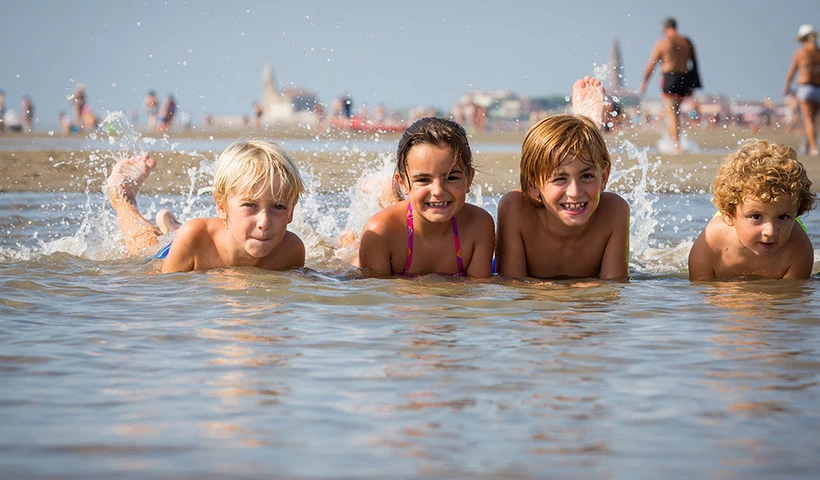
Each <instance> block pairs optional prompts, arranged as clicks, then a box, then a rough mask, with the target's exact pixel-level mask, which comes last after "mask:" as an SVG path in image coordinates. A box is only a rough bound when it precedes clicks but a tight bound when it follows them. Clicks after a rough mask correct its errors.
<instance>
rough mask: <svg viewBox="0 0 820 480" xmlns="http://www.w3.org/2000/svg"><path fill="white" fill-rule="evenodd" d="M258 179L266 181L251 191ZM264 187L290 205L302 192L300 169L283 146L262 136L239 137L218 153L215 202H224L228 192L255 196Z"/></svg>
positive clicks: (228, 194)
mask: <svg viewBox="0 0 820 480" xmlns="http://www.w3.org/2000/svg"><path fill="white" fill-rule="evenodd" d="M260 181H261V182H265V185H264V186H263V187H262V188H259V189H258V190H256V191H254V190H253V189H254V187H256V185H257V184H258V183H259V182H260ZM266 187H267V188H269V189H270V192H271V193H272V195H273V196H274V197H275V198H280V199H284V200H285V201H286V202H287V203H288V204H289V205H295V204H296V202H297V201H298V200H299V197H301V196H302V195H303V194H304V193H305V187H304V184H303V182H302V176H301V175H300V174H299V169H298V168H297V167H296V164H295V163H294V161H293V159H292V158H290V155H288V153H287V152H285V150H284V149H282V147H280V146H279V145H277V144H275V143H273V142H266V141H263V140H238V141H236V142H234V143H232V144H231V145H229V146H228V148H226V149H225V150H224V151H223V152H222V153H221V154H220V155H219V159H218V160H217V161H216V167H215V168H214V199H215V200H216V203H217V205H220V206H224V205H225V204H226V202H227V199H228V197H229V196H231V195H242V196H247V197H248V199H255V198H258V197H260V196H261V195H262V194H263V193H264V192H265V191H266Z"/></svg>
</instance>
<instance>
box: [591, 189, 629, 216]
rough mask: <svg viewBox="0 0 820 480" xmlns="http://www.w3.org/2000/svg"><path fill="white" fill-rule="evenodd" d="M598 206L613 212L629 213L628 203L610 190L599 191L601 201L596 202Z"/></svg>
mask: <svg viewBox="0 0 820 480" xmlns="http://www.w3.org/2000/svg"><path fill="white" fill-rule="evenodd" d="M598 208H601V209H606V210H607V211H611V212H615V213H626V214H629V203H627V202H626V200H624V198H623V197H621V196H620V195H618V194H617V193H612V192H603V193H601V202H600V203H599V204H598Z"/></svg>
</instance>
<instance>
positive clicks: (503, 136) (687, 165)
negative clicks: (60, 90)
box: [0, 128, 820, 193]
mask: <svg viewBox="0 0 820 480" xmlns="http://www.w3.org/2000/svg"><path fill="white" fill-rule="evenodd" d="M249 133H251V132H248V131H243V130H210V131H194V132H187V133H179V134H176V133H174V134H171V135H170V136H169V140H170V141H174V140H183V139H190V138H210V137H214V138H224V139H233V138H239V137H241V136H243V135H247V134H249ZM12 135H14V134H9V133H6V134H4V135H0V147H1V146H2V144H3V141H4V138H5V137H10V136H12ZM19 135H20V134H17V136H19ZM253 135H255V136H257V137H262V138H271V139H284V138H313V137H315V135H316V132H305V131H304V130H300V129H290V130H285V129H280V130H271V131H263V132H261V133H260V132H256V133H253ZM41 136H43V137H44V136H45V135H44V134H42V135H41ZM659 137H660V134H659V133H658V132H655V131H649V130H640V131H631V130H628V131H624V132H622V133H620V134H618V133H615V134H613V133H608V134H607V135H606V139H607V143H608V145H609V147H610V151H611V152H612V154H613V162H614V170H613V171H614V172H616V174H615V178H617V177H618V175H617V172H619V171H620V172H625V171H627V170H628V169H629V168H631V167H633V166H634V165H635V164H636V163H637V162H636V159H635V158H630V157H629V155H627V154H626V153H624V152H623V150H622V148H619V146H621V145H623V144H624V142H623V141H624V140H628V141H629V142H631V143H632V144H634V145H636V146H637V147H638V148H639V149H640V150H644V149H645V148H646V147H649V146H652V147H654V146H655V145H656V143H657V141H658V139H659ZM754 137H757V138H765V139H768V140H772V141H776V142H780V143H785V144H787V145H790V146H792V147H794V148H795V149H797V148H798V147H799V144H800V139H801V137H800V135H799V134H797V133H793V134H789V133H785V132H783V131H782V130H779V129H771V130H761V131H760V132H758V133H757V134H752V133H751V132H749V131H748V130H740V129H733V128H725V129H724V128H717V129H710V130H705V129H704V130H695V131H692V132H690V133H689V138H690V139H692V140H693V141H694V142H695V143H696V144H697V145H698V146H699V148H700V149H701V150H703V151H705V152H709V153H685V154H683V155H669V154H657V153H648V158H647V160H648V162H649V178H650V179H651V180H654V181H653V182H651V185H648V189H649V191H650V192H653V193H658V192H665V191H673V192H678V191H680V192H701V191H708V190H709V187H710V184H711V182H712V179H713V178H714V175H715V171H716V169H717V166H718V165H719V163H720V161H721V160H722V158H723V157H724V156H725V155H726V154H727V153H728V152H730V151H731V150H733V149H734V148H735V147H736V146H737V144H738V142H740V141H742V140H744V139H746V138H754ZM34 138H35V139H36V134H35V135H34ZM321 138H326V139H334V138H336V139H338V138H345V139H358V140H369V139H373V136H372V134H365V133H358V134H355V133H354V134H351V133H350V132H335V133H334V132H327V133H324V134H322V137H321ZM398 138H399V135H398V134H389V135H380V136H379V141H380V142H381V143H382V144H384V145H387V146H388V147H386V148H387V149H391V150H392V149H393V148H394V147H395V145H396V144H397V142H398ZM523 138H524V133H478V134H473V135H471V139H470V141H471V143H472V144H473V145H477V144H493V143H503V144H508V145H520V144H521V142H522V140H523ZM35 141H36V140H35ZM45 143H47V142H44V144H45ZM720 152H723V153H720ZM202 153H204V154H205V155H206V157H207V155H208V154H209V153H210V152H202ZM217 153H218V152H213V153H212V154H210V155H211V156H210V157H207V158H208V159H210V160H212V159H213V158H214V157H215V155H216V154H217ZM291 154H292V155H293V157H294V159H295V160H296V162H297V163H298V165H299V166H300V168H301V169H302V170H303V171H305V172H308V171H312V172H313V173H314V175H316V176H317V177H318V186H316V187H315V188H317V189H318V190H320V191H341V190H345V189H347V188H349V187H350V186H351V185H353V184H354V183H355V181H356V179H357V178H358V177H359V175H360V174H361V172H362V171H363V170H364V169H365V168H368V167H373V166H375V165H377V164H379V163H380V160H379V159H378V158H377V157H378V156H377V154H375V153H353V152H350V151H347V152H338V153H337V152H298V151H297V152H291ZM152 155H153V156H154V157H155V159H156V160H157V164H158V167H157V169H156V171H155V172H154V174H153V175H152V176H151V177H150V178H149V179H148V181H147V182H146V184H145V185H144V187H143V191H144V192H146V193H183V192H187V191H189V190H190V189H191V188H192V187H193V188H194V189H198V188H201V187H204V186H207V181H208V177H207V176H200V177H196V178H194V180H193V181H192V179H191V177H190V175H189V170H190V169H192V168H196V167H198V166H199V164H200V161H201V160H202V159H203V156H202V155H195V156H192V155H190V154H186V153H177V152H167V151H165V152H163V151H157V152H152ZM115 160H116V159H115V158H114V154H113V153H105V152H99V151H95V152H84V151H57V150H25V151H23V150H17V151H14V150H5V151H0V192H41V191H55V192H62V191H65V192H83V191H101V189H102V186H103V184H104V180H105V175H106V172H107V171H109V170H110V166H111V165H112V164H113V162H114V161H115ZM800 160H801V161H802V162H803V164H804V165H805V166H806V169H807V171H808V173H809V178H811V179H813V181H814V182H815V186H817V185H820V159H817V158H812V157H808V156H800ZM518 162H519V154H518V153H512V154H509V153H506V154H499V153H487V152H482V151H481V150H480V149H475V150H474V163H475V165H476V167H477V169H478V173H477V174H476V179H475V183H476V184H478V185H480V186H482V188H483V191H484V192H485V193H503V192H504V191H507V190H509V189H512V188H515V187H517V185H518ZM192 182H193V185H192ZM617 186H618V185H617V182H616V184H615V185H610V187H611V188H617Z"/></svg>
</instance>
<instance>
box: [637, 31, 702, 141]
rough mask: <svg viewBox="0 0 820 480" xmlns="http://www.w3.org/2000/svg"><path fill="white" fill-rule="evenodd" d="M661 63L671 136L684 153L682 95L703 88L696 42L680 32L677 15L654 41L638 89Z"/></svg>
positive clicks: (642, 90)
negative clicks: (681, 112) (681, 137)
mask: <svg viewBox="0 0 820 480" xmlns="http://www.w3.org/2000/svg"><path fill="white" fill-rule="evenodd" d="M658 62H660V63H661V73H662V77H661V93H662V96H663V103H664V105H666V118H667V121H668V123H669V125H668V128H669V136H670V137H672V141H674V142H675V153H681V152H682V149H681V145H680V130H681V125H680V106H681V103H682V102H683V99H684V98H686V97H688V96H690V95H692V92H693V91H694V89H695V88H700V77H699V75H698V62H697V58H696V57H695V46H694V45H692V42H691V41H690V40H689V39H688V38H686V37H684V36H683V35H680V34H679V33H678V24H677V22H676V21H675V19H674V18H667V19H666V20H664V22H663V38H661V39H660V40H658V41H657V42H655V46H654V47H653V48H652V55H650V57H649V63H648V64H647V65H646V69H645V70H644V73H643V81H642V82H641V86H640V87H639V88H638V93H639V94H641V95H643V94H644V93H645V92H646V83H647V82H648V81H649V77H651V76H652V71H653V70H655V64H656V63H658Z"/></svg>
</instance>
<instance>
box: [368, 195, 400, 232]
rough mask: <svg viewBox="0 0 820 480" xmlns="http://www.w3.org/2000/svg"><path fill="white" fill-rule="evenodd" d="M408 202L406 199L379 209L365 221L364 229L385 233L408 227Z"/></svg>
mask: <svg viewBox="0 0 820 480" xmlns="http://www.w3.org/2000/svg"><path fill="white" fill-rule="evenodd" d="M407 203H408V201H407V200H404V201H401V202H398V203H394V204H393V205H390V206H388V207H385V208H383V209H381V210H379V211H378V212H376V214H375V215H373V216H372V217H370V219H369V220H368V221H367V223H365V225H364V230H365V231H370V232H374V233H384V232H389V231H392V230H395V229H404V228H407Z"/></svg>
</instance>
